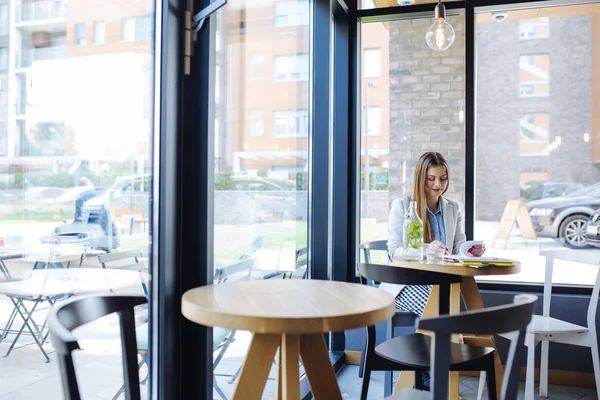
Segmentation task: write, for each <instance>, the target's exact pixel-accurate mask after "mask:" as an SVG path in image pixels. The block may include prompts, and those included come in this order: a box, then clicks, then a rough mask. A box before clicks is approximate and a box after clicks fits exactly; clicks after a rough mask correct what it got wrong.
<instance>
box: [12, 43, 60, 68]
mask: <svg viewBox="0 0 600 400" xmlns="http://www.w3.org/2000/svg"><path fill="white" fill-rule="evenodd" d="M66 56H67V47H66V46H56V47H42V48H38V49H24V50H21V52H20V53H17V57H16V60H17V65H16V66H17V68H30V67H31V66H32V65H33V63H34V62H35V61H43V60H56V59H59V58H65V57H66Z"/></svg>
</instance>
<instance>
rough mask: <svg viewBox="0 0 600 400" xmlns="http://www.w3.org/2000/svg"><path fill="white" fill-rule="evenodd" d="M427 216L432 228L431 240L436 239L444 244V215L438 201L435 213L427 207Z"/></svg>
mask: <svg viewBox="0 0 600 400" xmlns="http://www.w3.org/2000/svg"><path fill="white" fill-rule="evenodd" d="M427 218H429V223H430V224H431V229H432V230H433V240H438V241H440V242H442V243H444V244H446V226H445V225H444V216H443V215H442V207H440V205H439V203H438V209H437V211H436V212H435V213H432V212H431V211H429V208H428V209H427Z"/></svg>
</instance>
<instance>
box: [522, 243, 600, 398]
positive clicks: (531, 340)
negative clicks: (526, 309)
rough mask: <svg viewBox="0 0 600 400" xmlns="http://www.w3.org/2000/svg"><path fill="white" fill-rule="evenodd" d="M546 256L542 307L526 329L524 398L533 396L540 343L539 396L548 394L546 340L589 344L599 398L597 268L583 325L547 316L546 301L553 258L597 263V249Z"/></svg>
mask: <svg viewBox="0 0 600 400" xmlns="http://www.w3.org/2000/svg"><path fill="white" fill-rule="evenodd" d="M540 255H542V256H546V273H545V277H544V303H543V304H544V306H543V313H542V315H535V316H534V317H533V320H532V321H531V324H530V325H529V327H528V328H527V338H526V339H525V344H526V345H527V378H526V383H525V400H533V398H534V371H535V346H537V344H538V343H540V342H542V354H541V362H540V397H548V350H549V346H550V342H555V343H564V344H571V345H575V346H583V347H589V348H590V350H591V352H592V362H593V365H594V375H595V378H596V390H598V396H599V397H600V358H599V354H598V337H597V335H596V310H597V309H598V294H599V293H600V269H599V270H598V273H597V274H596V280H595V284H594V289H593V291H592V297H591V298H590V304H589V306H588V312H587V327H585V326H579V325H575V324H572V323H570V322H566V321H562V320H559V319H556V318H553V317H551V316H550V300H551V298H552V274H553V272H554V260H555V259H558V260H566V261H574V262H578V263H583V264H595V265H598V264H599V263H600V251H598V250H578V251H572V250H571V251H568V250H566V251H565V250H563V251H561V250H557V251H543V252H540Z"/></svg>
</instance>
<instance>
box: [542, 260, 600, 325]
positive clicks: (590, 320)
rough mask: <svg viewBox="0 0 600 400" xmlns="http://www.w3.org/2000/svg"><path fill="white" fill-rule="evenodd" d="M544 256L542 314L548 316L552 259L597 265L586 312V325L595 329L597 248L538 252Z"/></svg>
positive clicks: (599, 284)
mask: <svg viewBox="0 0 600 400" xmlns="http://www.w3.org/2000/svg"><path fill="white" fill-rule="evenodd" d="M540 255H542V256H545V257H546V271H545V274H544V296H543V301H544V303H543V311H542V315H543V316H545V317H549V316H550V302H551V300H552V277H553V275H554V260H555V259H558V260H566V261H572V262H577V263H582V264H589V265H598V266H599V268H598V272H597V273H596V280H595V282H594V289H593V290H592V296H591V297H590V303H589V305H588V312H587V326H588V328H590V329H594V330H595V329H596V312H597V310H598V296H600V252H598V250H577V251H573V250H551V251H543V252H540Z"/></svg>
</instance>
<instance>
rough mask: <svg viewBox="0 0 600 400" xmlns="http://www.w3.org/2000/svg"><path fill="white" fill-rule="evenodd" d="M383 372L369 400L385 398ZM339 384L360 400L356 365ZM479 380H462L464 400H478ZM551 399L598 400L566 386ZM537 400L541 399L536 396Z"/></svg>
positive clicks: (349, 399) (349, 397)
mask: <svg viewBox="0 0 600 400" xmlns="http://www.w3.org/2000/svg"><path fill="white" fill-rule="evenodd" d="M383 374H384V373H383V372H374V373H373V374H372V375H371V383H370V384H369V396H368V399H369V400H371V399H382V398H383ZM338 382H339V383H340V388H341V389H342V397H343V398H344V400H358V399H360V389H361V385H362V380H361V379H360V378H359V377H358V367H357V366H354V365H347V366H345V367H344V368H343V369H342V370H341V371H340V372H339V373H338ZM478 383H479V379H476V378H468V377H465V378H462V379H461V383H460V396H461V398H462V399H464V400H475V399H477V385H478ZM523 389H524V384H521V393H520V395H519V400H520V399H523ZM549 394H550V397H548V398H549V399H552V400H597V399H598V398H597V397H596V394H595V389H581V388H576V387H566V386H555V385H550V387H549ZM483 398H484V399H487V391H486V392H484V397H483ZM535 398H536V400H537V399H540V397H538V396H537V395H536V397H535Z"/></svg>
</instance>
